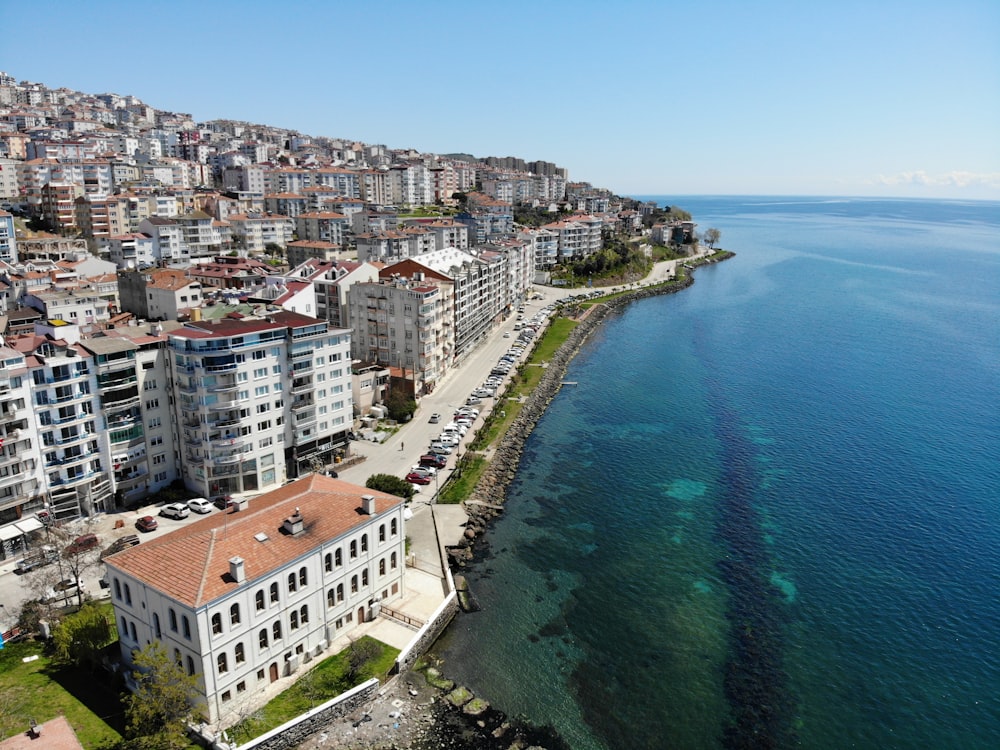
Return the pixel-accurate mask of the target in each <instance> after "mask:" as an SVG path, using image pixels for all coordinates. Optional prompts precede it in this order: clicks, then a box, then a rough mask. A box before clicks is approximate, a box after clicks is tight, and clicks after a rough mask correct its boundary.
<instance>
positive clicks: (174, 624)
mask: <svg viewBox="0 0 1000 750" xmlns="http://www.w3.org/2000/svg"><path fill="white" fill-rule="evenodd" d="M167 617H168V618H169V620H170V629H171V630H172V631H174V632H175V633H176V632H177V613H176V612H174V611H173V610H172V609H171V610H169V611H168V612H167Z"/></svg>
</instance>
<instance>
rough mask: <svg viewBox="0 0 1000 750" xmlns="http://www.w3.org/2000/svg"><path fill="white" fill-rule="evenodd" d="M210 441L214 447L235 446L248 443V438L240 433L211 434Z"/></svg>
mask: <svg viewBox="0 0 1000 750" xmlns="http://www.w3.org/2000/svg"><path fill="white" fill-rule="evenodd" d="M208 441H209V443H211V445H212V447H213V448H235V447H239V446H243V445H246V444H247V442H248V438H245V437H240V436H239V435H209V438H208Z"/></svg>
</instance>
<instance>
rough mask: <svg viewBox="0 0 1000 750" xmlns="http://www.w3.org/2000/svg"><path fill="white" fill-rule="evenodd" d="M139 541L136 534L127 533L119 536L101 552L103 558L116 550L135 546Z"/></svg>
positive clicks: (119, 550)
mask: <svg viewBox="0 0 1000 750" xmlns="http://www.w3.org/2000/svg"><path fill="white" fill-rule="evenodd" d="M138 543H139V537H137V536H136V535H135V534H126V535H125V536H122V537H118V538H117V539H115V540H114V541H113V542H111V544H109V545H108V548H107V549H106V550H104V551H103V552H102V553H101V559H102V560H103V559H104V558H105V557H110V556H111V555H113V554H115V553H116V552H121V551H122V550H123V549H128V548H129V547H134V546H135V545H137V544H138Z"/></svg>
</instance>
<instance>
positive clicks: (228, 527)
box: [106, 474, 406, 726]
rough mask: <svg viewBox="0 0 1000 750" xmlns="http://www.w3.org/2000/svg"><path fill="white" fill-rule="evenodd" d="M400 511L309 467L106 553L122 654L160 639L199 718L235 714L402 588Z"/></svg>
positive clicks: (235, 717)
mask: <svg viewBox="0 0 1000 750" xmlns="http://www.w3.org/2000/svg"><path fill="white" fill-rule="evenodd" d="M404 519H405V516H404V504H403V502H402V500H401V499H400V498H398V497H394V496H392V495H386V494H383V493H379V492H375V491H372V490H368V489H365V488H363V487H359V486H356V485H353V484H350V483H348V482H344V481H342V480H338V479H332V478H330V477H326V476H323V475H320V474H312V475H311V476H309V477H307V478H304V479H301V480H299V481H297V482H293V483H291V484H289V485H287V486H285V487H281V488H280V489H276V490H274V491H272V492H269V493H267V494H264V495H261V496H260V497H257V498H254V499H253V500H250V501H249V502H247V503H243V502H238V503H237V504H236V506H235V507H234V511H233V512H230V513H226V514H221V513H219V514H216V513H213V514H211V515H208V516H206V517H205V518H203V519H201V520H199V521H197V522H195V523H191V524H188V525H186V526H184V527H183V528H179V529H177V530H175V531H172V532H171V533H169V534H166V535H164V536H161V537H159V538H158V539H156V540H154V541H152V542H149V543H147V544H140V545H138V546H136V547H132V548H130V549H128V550H125V551H123V552H120V553H118V554H116V555H112V556H111V557H109V558H107V560H106V565H107V569H108V580H109V583H110V589H111V602H112V605H113V606H114V612H115V622H116V624H117V626H118V631H119V637H120V641H121V645H120V647H121V655H122V659H123V660H124V662H125V664H127V665H131V664H132V660H133V658H134V657H133V653H134V651H136V650H137V649H139V648H142V647H143V646H145V645H146V644H147V643H150V642H151V641H153V640H157V641H160V642H161V643H162V644H163V646H164V647H165V648H166V649H167V651H168V653H170V654H171V655H172V656H173V657H174V658H175V659H176V660H177V662H178V663H180V664H183V665H184V666H185V668H186V669H187V672H188V674H190V675H193V676H195V677H196V684H197V690H198V695H197V698H196V704H197V708H198V710H200V711H201V712H203V713H204V714H205V716H206V718H207V719H208V722H209V723H210V724H213V725H221V726H229V725H231V724H234V723H236V722H237V721H239V720H240V719H242V718H243V717H244V716H246V714H247V712H248V711H251V710H254V709H255V708H257V707H258V706H259V705H261V704H263V703H264V702H266V698H265V690H266V689H267V688H269V687H273V686H274V684H275V683H280V682H282V681H286V680H287V681H288V682H289V683H290V682H292V681H294V678H295V676H296V675H297V673H298V672H299V671H300V670H301V669H302V668H303V666H304V665H305V664H306V663H308V662H309V661H311V660H312V659H314V658H317V657H320V656H322V655H325V653H326V652H327V650H329V649H331V645H332V644H334V642H336V641H337V640H338V639H339V638H342V637H346V636H348V635H349V634H350V633H351V632H352V631H353V630H355V629H356V628H357V627H358V626H359V625H361V624H362V623H365V622H368V621H370V620H372V619H373V618H375V617H376V616H377V615H378V612H379V610H380V608H381V607H382V605H383V604H388V603H391V602H393V601H396V600H398V599H400V598H402V596H403V593H404V590H405V585H406V578H405V565H404V555H405V528H404V523H405V520H404ZM270 692H271V691H267V694H270Z"/></svg>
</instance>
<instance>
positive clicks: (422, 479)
mask: <svg viewBox="0 0 1000 750" xmlns="http://www.w3.org/2000/svg"><path fill="white" fill-rule="evenodd" d="M406 481H407V482H409V483H410V484H430V483H431V478H430V477H429V476H427V475H426V474H421V473H419V472H416V471H411V472H410V473H409V474H407V475H406Z"/></svg>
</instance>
